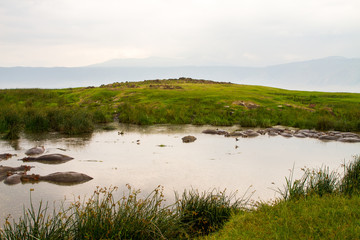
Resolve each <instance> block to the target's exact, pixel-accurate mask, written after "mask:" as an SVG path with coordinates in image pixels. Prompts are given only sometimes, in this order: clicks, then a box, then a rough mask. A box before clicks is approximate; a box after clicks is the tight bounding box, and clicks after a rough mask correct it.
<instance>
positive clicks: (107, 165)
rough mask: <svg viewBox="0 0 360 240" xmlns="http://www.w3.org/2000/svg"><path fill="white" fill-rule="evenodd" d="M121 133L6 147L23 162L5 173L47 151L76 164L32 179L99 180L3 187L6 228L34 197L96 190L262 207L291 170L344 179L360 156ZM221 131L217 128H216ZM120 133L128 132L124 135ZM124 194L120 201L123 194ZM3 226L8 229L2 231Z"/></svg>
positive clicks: (290, 145)
mask: <svg viewBox="0 0 360 240" xmlns="http://www.w3.org/2000/svg"><path fill="white" fill-rule="evenodd" d="M117 128H118V129H116V130H113V131H96V132H94V133H93V134H92V135H89V136H82V137H72V138H69V137H64V136H61V135H58V134H46V135H40V136H36V135H35V136H24V137H22V138H21V139H20V140H19V141H17V142H12V143H9V142H7V141H0V153H5V152H8V153H12V154H17V156H15V157H12V158H11V159H8V160H5V161H1V162H0V165H4V166H20V165H21V164H24V163H23V162H22V161H18V159H20V158H23V157H25V151H26V150H27V149H29V148H31V147H34V146H39V145H44V146H45V148H46V152H45V153H46V154H49V153H61V154H66V155H69V156H71V157H74V159H73V160H72V161H69V162H66V163H64V164H58V165H49V164H42V163H36V162H33V163H28V164H27V165H31V166H34V168H33V169H31V171H30V172H29V174H32V173H35V174H40V175H47V174H49V173H53V172H59V171H76V172H81V173H85V174H87V175H89V176H91V177H93V178H94V179H93V180H91V181H89V182H86V183H83V184H79V185H73V186H59V185H54V184H51V183H46V182H40V183H37V184H29V183H28V184H18V185H13V186H8V185H5V184H4V183H2V182H0V223H3V219H4V218H5V217H6V216H8V214H11V215H12V216H13V217H15V218H17V217H18V216H20V215H21V213H22V209H23V206H29V199H30V189H34V191H33V192H32V193H31V195H32V199H33V202H35V203H36V202H39V201H40V200H43V201H45V202H46V201H48V202H49V203H50V205H52V203H53V202H60V201H62V200H64V199H66V201H67V202H70V201H72V200H73V199H74V198H77V197H78V196H81V197H82V198H84V197H85V198H86V197H89V196H91V195H92V193H93V192H94V190H95V189H96V186H100V187H109V186H118V187H119V192H123V191H124V190H125V189H126V186H125V184H130V185H131V186H132V187H134V188H136V189H141V190H142V194H143V195H144V196H145V195H147V194H148V193H149V192H151V191H152V190H153V189H154V188H156V187H157V186H158V185H161V186H164V189H165V192H164V193H165V197H167V198H168V199H169V202H171V201H172V200H173V197H174V191H177V192H179V193H182V192H183V190H184V189H191V188H196V189H199V190H200V191H204V190H211V189H213V188H217V189H220V190H223V189H225V188H226V189H227V191H228V192H232V191H235V190H238V192H239V193H238V196H241V195H243V194H244V193H245V192H246V191H247V189H248V188H249V187H250V192H251V191H255V193H254V195H253V197H252V198H253V199H254V200H270V199H274V198H275V197H277V196H278V195H277V193H276V192H275V191H274V189H276V188H278V187H280V188H282V186H283V184H284V183H285V177H287V176H289V173H290V171H289V169H292V168H293V166H295V167H294V176H295V177H300V176H301V174H302V172H301V170H300V168H302V167H304V166H306V167H310V168H317V167H321V166H324V165H326V166H329V167H330V169H335V170H338V171H339V172H342V168H341V164H343V163H344V161H345V162H348V161H351V160H352V159H353V156H355V155H357V154H359V153H360V151H359V149H360V148H359V147H360V143H342V142H322V141H319V140H317V139H310V138H306V139H299V138H295V137H293V138H284V137H281V136H277V137H269V136H259V137H256V138H240V139H239V141H236V140H235V138H226V137H224V136H218V135H206V134H202V133H201V132H202V131H203V130H204V129H207V128H211V127H208V126H201V127H199V126H191V125H181V126H178V125H157V126H147V127H139V126H131V125H118V126H117ZM212 128H213V127H212ZM224 129H225V130H234V129H236V127H231V128H224ZM118 131H124V135H119V134H118ZM186 135H193V136H195V137H196V138H197V140H196V141H195V142H193V143H183V142H182V140H181V138H182V137H184V136H186ZM119 194H120V193H119ZM1 225H2V224H1Z"/></svg>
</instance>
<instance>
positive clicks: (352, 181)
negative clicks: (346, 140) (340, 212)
mask: <svg viewBox="0 0 360 240" xmlns="http://www.w3.org/2000/svg"><path fill="white" fill-rule="evenodd" d="M344 168H345V173H344V177H343V178H342V180H341V186H340V191H341V192H342V193H344V194H346V195H353V194H359V193H360V156H358V157H355V158H354V161H353V162H350V163H349V164H348V165H347V166H346V165H344Z"/></svg>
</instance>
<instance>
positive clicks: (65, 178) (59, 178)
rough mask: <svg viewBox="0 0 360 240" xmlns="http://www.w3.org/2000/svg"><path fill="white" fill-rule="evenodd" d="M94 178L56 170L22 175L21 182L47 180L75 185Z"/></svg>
mask: <svg viewBox="0 0 360 240" xmlns="http://www.w3.org/2000/svg"><path fill="white" fill-rule="evenodd" d="M92 179H93V178H92V177H90V176H88V175H86V174H83V173H78V172H55V173H51V174H49V175H46V176H40V175H37V174H31V175H22V176H21V182H23V183H26V182H31V183H33V182H39V181H46V182H50V183H54V184H59V185H74V184H79V183H84V182H87V181H90V180H92Z"/></svg>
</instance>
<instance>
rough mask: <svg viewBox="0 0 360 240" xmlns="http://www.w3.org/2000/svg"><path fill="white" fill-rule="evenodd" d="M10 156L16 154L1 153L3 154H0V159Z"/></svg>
mask: <svg viewBox="0 0 360 240" xmlns="http://www.w3.org/2000/svg"><path fill="white" fill-rule="evenodd" d="M12 156H16V154H11V153H3V154H0V160H7V159H9V158H11V157H12Z"/></svg>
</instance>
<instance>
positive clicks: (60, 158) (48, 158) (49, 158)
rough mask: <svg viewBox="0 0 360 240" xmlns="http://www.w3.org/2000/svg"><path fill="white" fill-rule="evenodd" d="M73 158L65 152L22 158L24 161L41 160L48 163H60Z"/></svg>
mask: <svg viewBox="0 0 360 240" xmlns="http://www.w3.org/2000/svg"><path fill="white" fill-rule="evenodd" d="M71 159H74V158H73V157H69V156H66V155H63V154H59V153H56V154H46V155H42V156H40V157H25V158H23V159H21V160H23V161H24V162H41V163H47V164H59V163H64V162H67V161H70V160H71Z"/></svg>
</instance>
